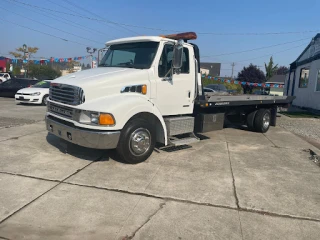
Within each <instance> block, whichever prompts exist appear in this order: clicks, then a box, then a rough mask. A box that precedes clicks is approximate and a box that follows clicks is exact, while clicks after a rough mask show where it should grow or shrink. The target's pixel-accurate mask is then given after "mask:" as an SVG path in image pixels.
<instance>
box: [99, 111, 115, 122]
mask: <svg viewBox="0 0 320 240" xmlns="http://www.w3.org/2000/svg"><path fill="white" fill-rule="evenodd" d="M99 124H100V125H114V124H115V121H114V118H113V116H112V115H111V114H108V113H100V116H99Z"/></svg>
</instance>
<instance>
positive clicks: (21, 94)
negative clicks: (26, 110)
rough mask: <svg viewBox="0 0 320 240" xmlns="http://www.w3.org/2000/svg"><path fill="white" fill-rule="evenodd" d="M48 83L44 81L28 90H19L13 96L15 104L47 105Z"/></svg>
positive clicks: (48, 81)
mask: <svg viewBox="0 0 320 240" xmlns="http://www.w3.org/2000/svg"><path fill="white" fill-rule="evenodd" d="M50 82H51V81H50V80H44V81H40V82H38V83H36V84H35V85H33V86H31V87H29V88H23V89H20V90H19V91H18V92H17V93H16V95H15V99H16V102H17V103H31V104H42V105H44V106H45V105H47V102H48V97H49V87H50Z"/></svg>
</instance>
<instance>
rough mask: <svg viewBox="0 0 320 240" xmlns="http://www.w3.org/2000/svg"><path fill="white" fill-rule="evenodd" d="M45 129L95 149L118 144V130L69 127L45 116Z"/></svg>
mask: <svg viewBox="0 0 320 240" xmlns="http://www.w3.org/2000/svg"><path fill="white" fill-rule="evenodd" d="M46 127H47V130H48V131H49V132H50V133H52V134H54V135H56V136H57V137H60V138H62V139H64V140H66V141H68V142H71V143H74V144H77V145H80V146H83V147H88V148H95V149H113V148H116V147H117V145H118V141H119V138H120V131H114V132H110V131H109V132H107V131H94V130H82V129H77V128H74V127H70V126H67V125H64V124H62V123H59V122H57V121H54V120H52V119H50V118H48V116H46Z"/></svg>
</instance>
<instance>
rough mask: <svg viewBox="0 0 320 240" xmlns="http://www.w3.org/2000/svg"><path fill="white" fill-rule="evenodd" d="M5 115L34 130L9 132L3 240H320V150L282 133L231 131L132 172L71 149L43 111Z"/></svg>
mask: <svg viewBox="0 0 320 240" xmlns="http://www.w3.org/2000/svg"><path fill="white" fill-rule="evenodd" d="M11 101H13V100H12V99H11ZM3 102H5V104H6V107H3V106H1V105H2V104H3ZM7 106H9V107H11V108H13V109H16V107H19V109H20V111H19V112H16V111H13V113H12V112H11V111H9V110H3V108H7ZM20 107H22V108H20ZM3 112H6V117H7V118H10V119H22V122H23V121H24V120H25V121H28V120H31V121H35V122H33V123H32V122H30V123H29V122H27V123H26V122H24V124H23V125H20V124H17V125H14V126H12V127H8V126H6V127H5V128H2V129H0V153H1V154H0V239H255V240H256V239H319V233H320V209H319V203H320V187H319V178H320V168H319V167H318V166H317V165H316V164H315V163H314V162H312V161H311V160H310V159H309V158H310V152H309V149H312V150H313V151H315V152H317V151H318V150H317V149H315V148H314V147H313V146H311V145H310V144H308V143H307V142H305V141H303V140H302V139H300V138H298V137H297V136H295V135H294V134H292V133H290V132H288V131H285V130H283V129H282V128H278V127H276V128H271V129H270V130H269V132H268V133H267V134H259V133H252V132H247V131H244V130H238V129H232V128H227V129H224V130H222V131H217V132H212V133H209V134H205V135H204V136H203V140H202V141H201V142H200V143H197V144H194V145H192V147H190V148H185V149H180V150H178V149H169V150H167V151H163V150H161V151H155V152H154V153H153V155H152V156H151V157H150V159H148V160H147V161H146V162H144V163H141V164H138V165H127V164H124V163H121V162H120V161H119V159H118V158H117V156H116V154H115V152H114V151H98V150H94V149H85V148H81V147H78V146H75V145H71V144H67V148H65V143H64V142H60V141H59V139H57V138H56V137H55V136H53V135H51V134H48V133H47V132H46V130H45V125H44V122H43V121H42V120H41V118H42V116H43V115H44V112H45V108H44V107H32V106H31V107H29V106H14V104H13V103H12V102H11V103H10V101H9V100H8V101H7V100H3V99H0V119H1V118H2V116H4V115H3V114H2V113H3ZM27 112H28V114H27ZM30 112H34V115H32V114H31V115H30ZM41 114H42V115H41ZM33 116H36V117H33ZM38 117H39V118H38ZM19 121H20V120H17V122H19Z"/></svg>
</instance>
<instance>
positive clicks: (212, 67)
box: [200, 62, 221, 77]
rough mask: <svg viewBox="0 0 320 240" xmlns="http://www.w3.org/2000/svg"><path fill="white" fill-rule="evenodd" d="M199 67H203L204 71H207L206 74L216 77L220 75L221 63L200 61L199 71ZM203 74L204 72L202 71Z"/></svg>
mask: <svg viewBox="0 0 320 240" xmlns="http://www.w3.org/2000/svg"><path fill="white" fill-rule="evenodd" d="M201 69H203V71H204V72H207V71H209V74H207V75H210V76H213V77H218V76H220V70H221V63H209V62H202V63H200V71H201ZM206 70H207V71H206ZM203 74H205V73H203Z"/></svg>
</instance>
